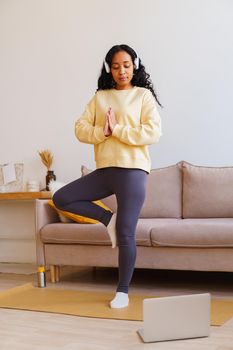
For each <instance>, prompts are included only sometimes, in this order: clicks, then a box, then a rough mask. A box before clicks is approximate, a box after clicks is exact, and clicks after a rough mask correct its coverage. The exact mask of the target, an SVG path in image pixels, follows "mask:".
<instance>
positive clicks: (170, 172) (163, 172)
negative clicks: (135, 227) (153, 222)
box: [140, 162, 182, 218]
mask: <svg viewBox="0 0 233 350" xmlns="http://www.w3.org/2000/svg"><path fill="white" fill-rule="evenodd" d="M140 217H142V218H181V217H182V162H179V163H177V164H175V165H171V166H167V167H164V168H158V169H152V170H151V172H150V174H149V175H148V182H147V189H146V199H145V202H144V205H143V207H142V210H141V213H140Z"/></svg>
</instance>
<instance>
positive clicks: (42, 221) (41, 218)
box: [35, 199, 60, 265]
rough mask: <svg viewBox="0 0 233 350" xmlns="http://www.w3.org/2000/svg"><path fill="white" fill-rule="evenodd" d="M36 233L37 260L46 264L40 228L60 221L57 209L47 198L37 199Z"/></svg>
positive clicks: (38, 262) (39, 263) (41, 263)
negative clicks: (51, 205)
mask: <svg viewBox="0 0 233 350" xmlns="http://www.w3.org/2000/svg"><path fill="white" fill-rule="evenodd" d="M35 219H36V220H35V224H36V227H35V233H36V261H37V265H45V264H46V261H45V254H44V245H43V242H42V241H41V238H40V230H41V229H42V227H44V226H45V225H47V224H50V223H54V222H59V221H60V220H59V216H58V214H57V213H56V211H55V210H54V209H53V208H52V207H50V206H49V204H48V200H47V199H36V201H35Z"/></svg>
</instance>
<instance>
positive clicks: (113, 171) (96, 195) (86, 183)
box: [53, 167, 148, 293]
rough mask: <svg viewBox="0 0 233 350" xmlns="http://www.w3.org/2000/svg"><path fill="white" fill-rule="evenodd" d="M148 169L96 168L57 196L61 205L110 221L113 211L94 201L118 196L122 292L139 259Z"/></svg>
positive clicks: (60, 207)
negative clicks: (137, 233)
mask: <svg viewBox="0 0 233 350" xmlns="http://www.w3.org/2000/svg"><path fill="white" fill-rule="evenodd" d="M147 175H148V173H147V172H146V171H144V170H141V169H131V168H120V167H108V168H101V169H96V170H95V171H93V172H91V173H89V174H88V175H86V176H84V177H81V178H79V179H77V180H75V181H73V182H71V183H69V184H68V185H66V186H64V187H62V188H61V189H60V190H58V191H57V192H56V193H55V194H54V196H53V200H54V203H55V205H56V207H58V208H59V209H62V210H66V211H69V212H72V213H75V214H79V215H83V216H86V217H89V218H93V219H96V220H98V221H100V222H102V223H103V224H104V225H105V226H107V225H108V223H109V221H110V219H111V217H112V213H111V212H110V211H109V210H105V209H104V208H101V207H100V206H98V205H96V204H95V203H92V201H95V200H98V199H102V198H105V197H108V196H110V195H112V194H115V195H116V199H117V221H116V230H117V243H118V247H119V258H118V263H119V283H118V286H117V291H118V292H124V293H128V288H129V283H130V281H131V278H132V275H133V270H134V265H135V260H136V243H135V229H136V225H137V221H138V217H139V214H140V211H141V208H142V205H143V203H144V199H145V189H146V181H147Z"/></svg>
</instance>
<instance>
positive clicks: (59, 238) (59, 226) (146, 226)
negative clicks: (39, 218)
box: [40, 219, 155, 246]
mask: <svg viewBox="0 0 233 350" xmlns="http://www.w3.org/2000/svg"><path fill="white" fill-rule="evenodd" d="M154 221H155V219H139V220H138V223H137V228H136V244H137V245H139V246H151V238H150V232H151V229H152V227H153V226H154ZM40 236H41V240H42V242H43V243H56V244H59V243H60V244H91V245H110V239H109V236H108V233H107V229H106V227H105V226H104V225H103V224H101V223H98V224H78V223H61V222H59V223H53V224H48V225H45V226H44V227H43V228H42V229H41V230H40Z"/></svg>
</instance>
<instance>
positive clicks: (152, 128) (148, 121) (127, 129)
mask: <svg viewBox="0 0 233 350" xmlns="http://www.w3.org/2000/svg"><path fill="white" fill-rule="evenodd" d="M112 135H113V136H115V137H116V138H118V139H119V140H120V141H121V142H124V143H126V144H128V145H134V146H143V145H151V144H153V143H157V142H158V141H159V138H160V136H162V128H161V118H160V115H159V113H158V111H157V108H156V102H155V99H154V97H153V95H152V93H151V91H150V90H147V91H146V93H145V95H144V97H143V103H142V110H141V123H140V125H139V126H137V127H131V126H129V125H126V126H124V125H120V124H116V126H115V127H114V129H113V132H112Z"/></svg>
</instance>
